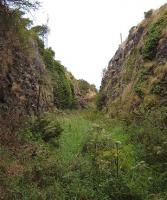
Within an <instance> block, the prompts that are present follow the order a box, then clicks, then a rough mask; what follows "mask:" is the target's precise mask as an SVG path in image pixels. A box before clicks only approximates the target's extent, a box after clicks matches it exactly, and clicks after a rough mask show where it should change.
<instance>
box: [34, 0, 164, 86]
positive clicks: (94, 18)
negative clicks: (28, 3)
mask: <svg viewBox="0 0 167 200" xmlns="http://www.w3.org/2000/svg"><path fill="white" fill-rule="evenodd" d="M41 1H43V8H42V10H41V11H40V12H38V13H37V15H36V22H38V23H45V22H46V19H47V14H49V18H50V21H49V26H50V29H51V33H50V35H49V45H50V46H52V48H53V49H54V50H55V53H56V59H58V60H60V61H61V62H62V64H64V65H65V66H66V67H67V68H68V70H69V71H71V72H72V73H73V74H74V76H75V77H76V78H78V79H79V78H83V79H85V80H87V81H89V82H90V83H94V84H96V85H97V86H98V87H99V86H100V82H101V78H102V69H103V68H104V67H106V66H107V64H108V62H109V60H110V59H111V58H112V56H113V55H114V53H115V51H116V49H117V48H118V45H119V43H120V33H122V34H123V38H124V39H125V38H126V37H127V35H128V31H129V29H130V28H131V27H132V26H134V25H137V24H138V23H139V22H140V21H141V20H142V19H143V16H144V12H145V11H147V10H149V9H151V8H154V9H155V8H158V7H160V6H161V5H163V4H164V3H166V1H165V0H116V1H114V0H41Z"/></svg>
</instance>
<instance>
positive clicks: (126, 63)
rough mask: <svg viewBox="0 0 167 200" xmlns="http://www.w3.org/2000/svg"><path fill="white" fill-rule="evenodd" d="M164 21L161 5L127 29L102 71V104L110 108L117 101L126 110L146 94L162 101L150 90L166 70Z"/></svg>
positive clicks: (166, 13)
mask: <svg viewBox="0 0 167 200" xmlns="http://www.w3.org/2000/svg"><path fill="white" fill-rule="evenodd" d="M166 21H167V5H164V6H162V7H161V8H160V9H159V10H156V11H152V12H151V13H150V14H149V15H147V17H146V18H145V19H144V20H143V21H142V22H141V23H140V24H139V25H137V26H134V27H132V28H131V29H130V31H129V36H128V38H127V40H126V41H125V42H123V43H122V44H121V45H120V46H119V48H118V50H117V51H116V53H115V55H114V57H113V58H112V59H111V60H110V62H109V64H108V68H107V70H106V71H105V73H104V75H103V78H102V83H101V89H100V93H101V94H102V98H103V99H105V103H104V105H103V108H107V110H110V109H111V108H112V107H115V106H116V105H117V106H118V107H119V109H120V111H122V110H124V111H125V112H130V111H132V110H134V109H137V108H139V107H140V106H141V105H143V104H144V103H145V102H144V101H146V100H145V99H147V98H149V97H150V95H151V97H150V98H155V99H156V100H157V99H159V101H161V102H162V101H163V100H162V99H160V98H158V97H157V96H161V94H156V95H157V96H156V95H155V94H153V93H154V92H153V91H154V88H159V87H160V85H161V83H162V82H164V81H163V77H164V76H165V74H166V73H167V70H166V68H167V67H166V66H167V32H166V28H167V23H166ZM157 32H158V33H159V34H157V35H156V33H157ZM148 49H149V50H150V52H153V53H154V54H155V55H154V56H152V57H151V56H150V58H149V57H148V56H147V57H148V58H146V56H145V54H146V53H145V52H147V53H149V54H150V52H149V50H148ZM146 50H147V51H146ZM166 89H167V88H166ZM155 90H156V89H155ZM157 90H158V89H157ZM150 101H151V100H150ZM157 101H158V100H157ZM118 102H119V103H118ZM157 103H158V102H157ZM111 110H112V109H111ZM117 110H118V109H117ZM111 112H113V110H112V111H111Z"/></svg>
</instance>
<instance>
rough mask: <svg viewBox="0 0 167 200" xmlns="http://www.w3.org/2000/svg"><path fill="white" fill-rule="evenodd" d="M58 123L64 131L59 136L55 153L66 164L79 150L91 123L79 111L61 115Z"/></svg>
mask: <svg viewBox="0 0 167 200" xmlns="http://www.w3.org/2000/svg"><path fill="white" fill-rule="evenodd" d="M60 123H61V126H62V127H63V129H64V132H63V134H62V136H61V137H60V140H59V144H60V147H59V149H58V151H57V153H58V157H59V159H60V160H61V161H62V162H63V163H66V164H68V162H70V161H72V160H74V159H75V158H76V157H77V156H78V154H79V153H80V152H81V150H82V147H83V145H84V144H85V141H86V139H87V136H88V130H89V129H90V128H91V126H92V123H91V122H90V121H89V120H87V119H84V117H83V113H81V112H80V113H79V112H74V113H72V114H68V116H64V117H62V118H61V119H60Z"/></svg>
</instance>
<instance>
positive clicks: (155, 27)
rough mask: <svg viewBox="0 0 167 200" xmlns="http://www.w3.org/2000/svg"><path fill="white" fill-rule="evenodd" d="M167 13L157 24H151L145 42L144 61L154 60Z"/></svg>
mask: <svg viewBox="0 0 167 200" xmlns="http://www.w3.org/2000/svg"><path fill="white" fill-rule="evenodd" d="M166 19H167V13H165V14H164V15H163V16H162V17H161V18H160V19H158V21H157V22H155V23H153V24H152V25H151V26H150V28H149V30H148V33H147V38H146V40H145V44H144V49H143V56H144V58H146V59H149V60H152V59H153V58H155V55H156V52H157V45H158V42H159V40H160V38H161V35H162V30H163V28H164V27H165V26H166V25H167V23H166Z"/></svg>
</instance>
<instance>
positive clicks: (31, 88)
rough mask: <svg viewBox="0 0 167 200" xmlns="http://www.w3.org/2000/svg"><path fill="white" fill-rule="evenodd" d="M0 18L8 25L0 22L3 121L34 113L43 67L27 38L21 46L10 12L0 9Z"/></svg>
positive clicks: (0, 96) (0, 102) (1, 112)
mask: <svg viewBox="0 0 167 200" xmlns="http://www.w3.org/2000/svg"><path fill="white" fill-rule="evenodd" d="M7 13H8V14H7ZM1 17H4V19H5V20H7V21H8V22H7V23H6V24H5V20H1V21H0V27H1V30H0V115H1V118H2V119H4V118H7V119H9V118H10V117H11V118H14V119H16V118H17V117H19V116H21V115H23V114H25V113H26V114H30V113H35V112H36V108H37V99H38V91H39V79H40V77H41V74H43V73H44V71H45V66H44V64H43V61H42V59H41V57H40V55H39V53H38V48H37V44H36V43H35V42H34V41H33V40H30V39H27V40H26V42H27V44H26V45H25V46H24V44H23V43H21V38H20V35H19V34H18V32H17V27H16V30H15V29H14V27H13V24H12V22H10V19H12V12H8V11H6V10H5V9H4V8H3V7H1ZM1 19H2V18H1ZM11 21H12V20H11ZM42 101H43V103H44V102H45V101H46V99H43V100H42Z"/></svg>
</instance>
